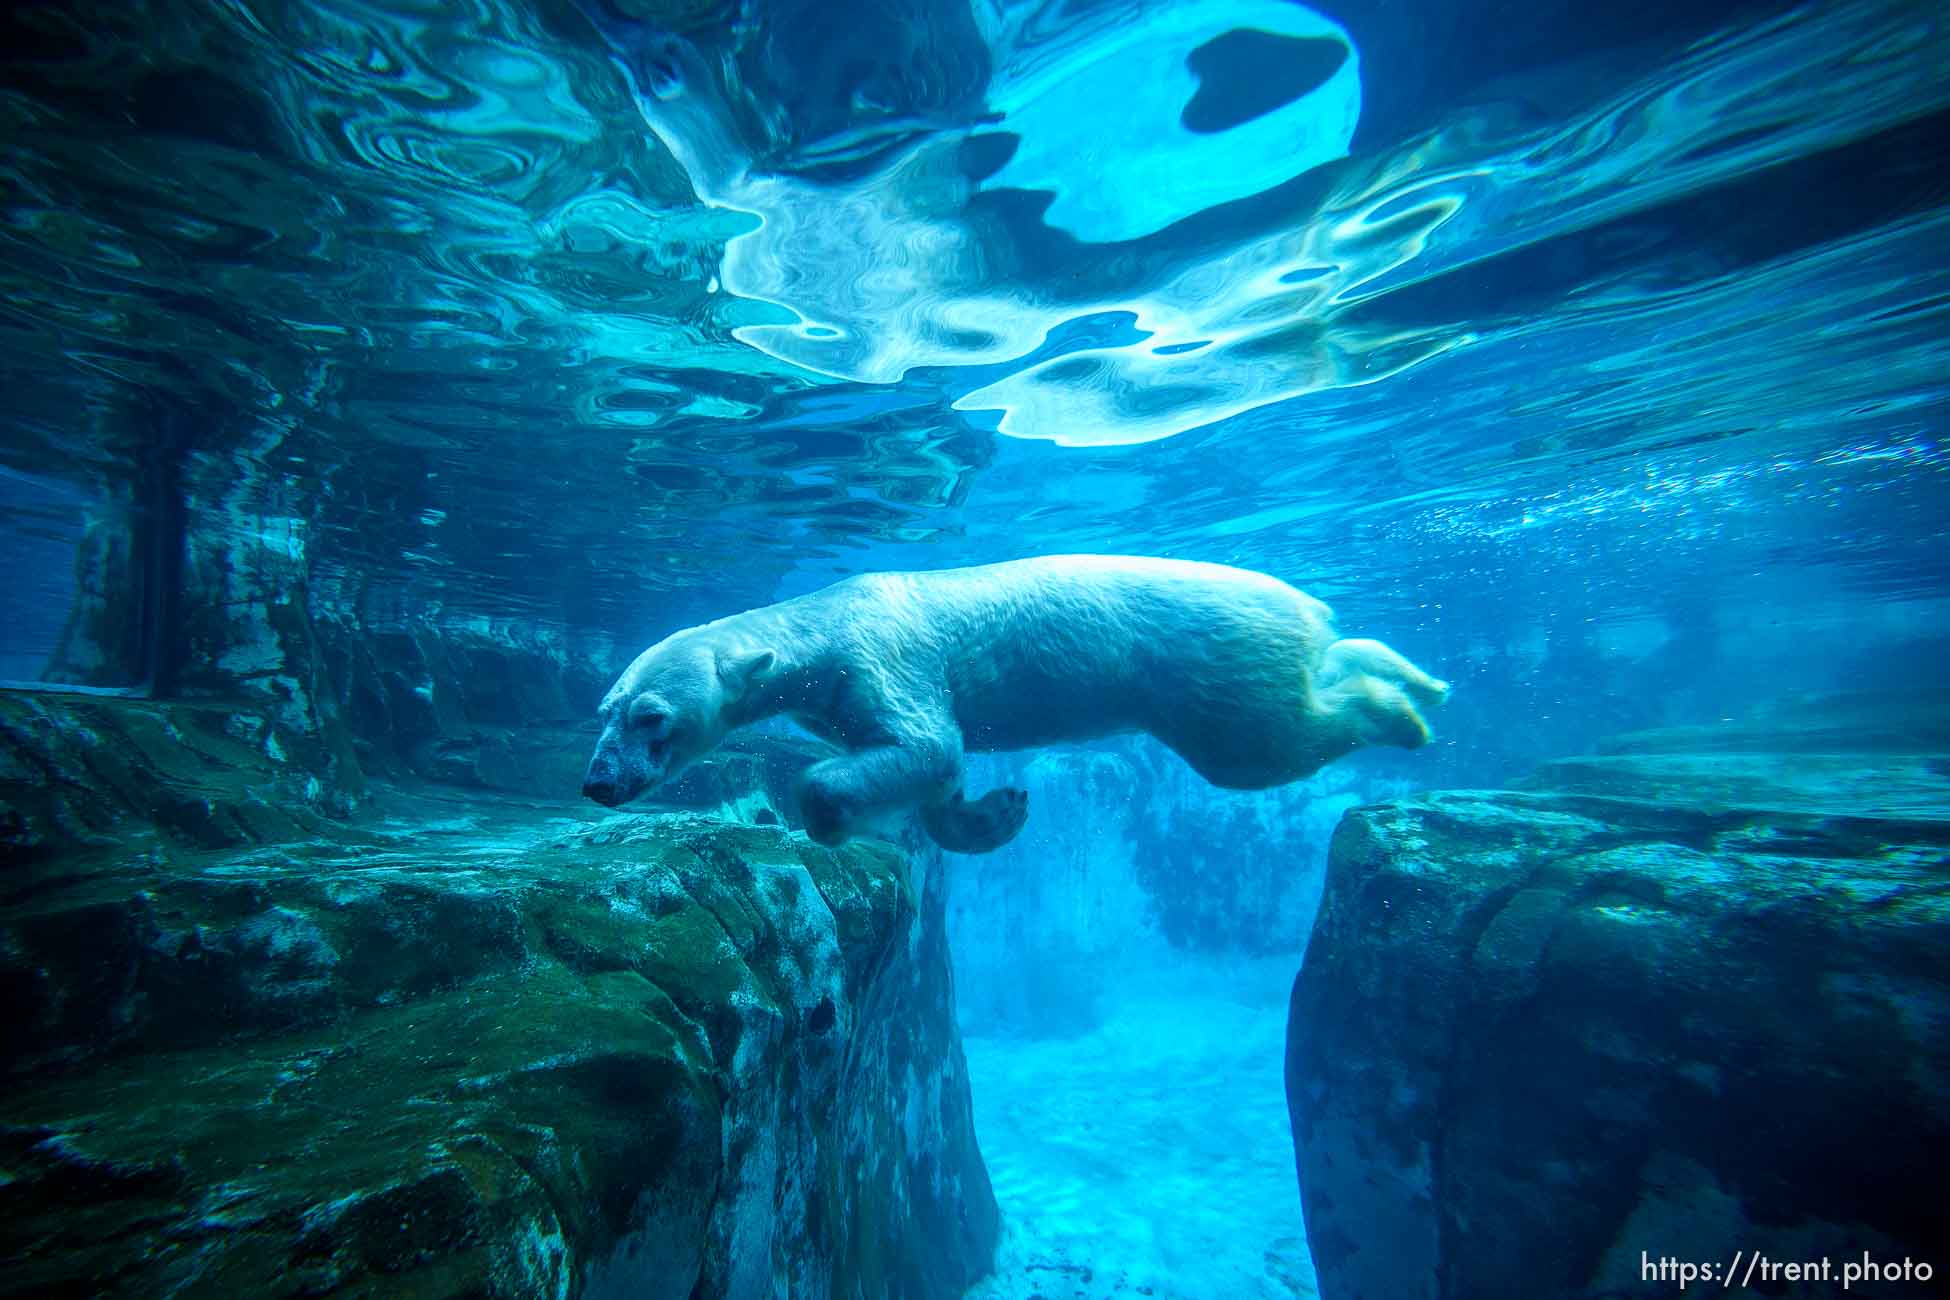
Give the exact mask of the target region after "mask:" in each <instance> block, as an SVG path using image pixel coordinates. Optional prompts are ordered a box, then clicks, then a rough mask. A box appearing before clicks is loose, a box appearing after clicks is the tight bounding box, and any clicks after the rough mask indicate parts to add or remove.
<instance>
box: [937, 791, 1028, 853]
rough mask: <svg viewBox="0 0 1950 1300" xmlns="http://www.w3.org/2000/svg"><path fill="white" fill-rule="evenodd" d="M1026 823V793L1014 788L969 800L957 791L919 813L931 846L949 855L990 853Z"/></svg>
mask: <svg viewBox="0 0 1950 1300" xmlns="http://www.w3.org/2000/svg"><path fill="white" fill-rule="evenodd" d="M1028 820H1029V792H1028V791H1027V790H1018V789H1016V788H1014V787H1013V786H1003V787H1001V788H1000V789H996V790H991V791H989V792H988V793H987V794H985V795H983V796H982V797H981V798H980V799H975V800H972V801H971V800H969V799H965V798H963V797H962V795H961V793H960V792H959V791H957V792H956V793H955V794H954V795H953V796H952V797H950V798H949V799H947V800H946V801H944V802H942V803H938V804H935V805H933V806H932V807H929V808H924V809H922V811H921V823H922V825H924V826H926V827H927V830H928V834H929V835H930V836H932V837H933V839H934V842H935V843H936V844H939V845H940V846H941V847H942V848H944V849H947V850H948V851H949V852H951V853H991V852H993V851H994V850H996V849H999V848H1001V847H1002V846H1003V845H1004V844H1007V843H1008V842H1009V841H1010V840H1012V839H1014V838H1015V837H1016V836H1017V834H1019V833H1020V832H1021V830H1022V827H1023V823H1024V822H1026V821H1028Z"/></svg>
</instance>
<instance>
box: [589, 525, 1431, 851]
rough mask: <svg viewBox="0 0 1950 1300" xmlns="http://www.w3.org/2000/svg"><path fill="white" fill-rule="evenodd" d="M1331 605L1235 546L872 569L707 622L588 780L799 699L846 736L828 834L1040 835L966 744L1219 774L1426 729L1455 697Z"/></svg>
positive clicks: (656, 759)
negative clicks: (1139, 742) (1439, 707)
mask: <svg viewBox="0 0 1950 1300" xmlns="http://www.w3.org/2000/svg"><path fill="white" fill-rule="evenodd" d="M1332 617H1333V616H1332V612H1331V611H1330V610H1329V609H1328V608H1327V606H1326V605H1324V604H1322V603H1321V602H1320V601H1318V600H1315V599H1314V598H1313V597H1311V596H1308V595H1306V594H1305V593H1303V592H1300V591H1298V590H1295V589H1294V588H1292V587H1290V586H1288V585H1287V584H1286V583H1284V582H1281V581H1279V580H1278V579H1276V578H1270V577H1268V576H1266V575H1265V574H1261V573H1254V572H1251V571H1249V570H1246V569H1235V568H1229V567H1227V566H1224V565H1219V564H1204V563H1196V562H1192V561H1185V560H1163V559H1147V558H1142V557H1136V556H1115V555H1051V556H1043V557H1040V558H1037V559H1030V560H1016V561H1012V562H1009V563H1006V564H988V565H981V566H979V567H975V568H966V569H946V570H936V571H933V572H920V573H875V574H867V575H863V576H860V577H855V578H848V579H847V580H845V581H844V582H840V583H836V584H834V585H833V586H831V587H827V588H825V589H824V590H821V591H816V592H814V593H812V594H811V595H807V596H800V597H797V598H796V599H793V600H787V601H782V602H780V603H779V604H776V605H770V606H767V607H765V608H763V609H754V610H748V611H747V612H745V613H742V614H734V615H732V616H731V617H729V618H721V619H719V620H717V621H716V622H714V623H706V624H704V625H702V626H700V627H693V628H687V629H685V630H684V631H681V632H677V633H674V634H672V635H671V636H668V637H666V638H664V639H663V640H662V641H659V642H658V643H657V644H656V645H653V646H651V647H650V648H649V649H648V650H646V651H644V652H643V653H642V654H641V655H639V656H638V657H637V659H636V661H635V662H634V663H632V664H631V665H630V666H629V668H628V669H626V670H625V671H624V673H623V675H622V676H621V677H619V678H618V679H617V681H616V684H615V685H614V686H612V687H611V688H610V690H609V693H608V694H607V695H606V696H605V697H604V698H603V702H602V707H601V710H600V721H601V725H602V736H601V739H599V740H598V741H597V743H596V752H595V755H594V756H593V757H592V758H591V759H590V761H589V771H588V775H587V777H586V779H585V780H584V782H583V787H582V790H583V793H584V794H585V795H587V796H588V797H589V798H591V799H593V800H595V801H596V802H597V803H600V804H604V805H606V806H608V807H612V808H613V807H616V806H618V805H620V804H623V803H626V802H628V801H629V800H631V799H634V798H636V797H637V796H638V795H640V794H642V793H644V792H645V791H647V790H649V789H651V788H652V787H654V786H656V785H657V784H658V783H660V782H663V781H668V780H670V779H671V778H672V777H674V776H676V775H677V774H678V773H679V772H681V771H682V770H683V769H684V768H685V767H686V766H687V765H688V764H690V763H692V762H693V761H695V760H696V759H697V758H699V757H700V756H701V755H703V754H706V753H708V752H709V751H710V750H712V749H713V748H715V747H716V746H717V745H718V744H719V742H720V741H722V740H723V739H724V737H725V735H726V733H728V732H730V731H732V730H734V729H736V728H738V727H743V726H746V725H748V724H750V723H753V722H757V721H759V720H761V719H763V718H769V717H773V716H777V715H779V714H786V715H789V716H790V717H791V718H793V719H794V720H795V721H797V722H798V723H800V724H801V725H802V726H804V727H806V728H807V729H808V730H810V731H812V732H814V733H815V734H817V735H820V736H823V737H825V738H826V739H828V740H831V741H834V742H836V743H837V744H838V745H839V746H841V747H842V749H843V750H844V751H845V752H843V753H841V754H839V755H837V756H835V757H833V758H828V759H825V760H823V761H820V762H817V763H814V764H812V765H811V766H810V767H808V768H807V769H806V771H805V772H804V773H803V774H802V775H801V777H800V780H799V800H800V811H801V814H802V816H803V817H804V820H805V824H806V830H807V833H808V834H809V835H810V836H811V837H812V838H813V839H814V840H816V841H818V842H819V843H821V844H838V843H840V842H842V841H844V840H846V839H847V838H848V837H849V836H851V835H853V834H855V833H857V832H859V831H860V830H862V829H864V828H866V827H867V826H869V825H871V824H872V823H874V822H875V821H877V820H879V819H881V818H882V817H884V816H886V815H887V814H889V813H893V812H898V811H902V810H907V809H913V810H916V811H918V812H919V813H920V816H921V821H922V824H923V826H924V827H925V828H926V829H927V831H928V834H929V835H931V836H932V837H933V838H934V839H935V841H936V842H937V843H939V844H940V845H941V846H942V847H943V848H945V849H949V850H952V851H955V852H961V853H983V852H988V851H989V850H992V849H996V848H999V847H1001V846H1002V845H1003V844H1006V843H1008V841H1009V840H1010V839H1012V838H1014V836H1015V834H1016V833H1017V832H1018V831H1019V830H1021V829H1022V825H1023V821H1024V819H1025V817H1026V816H1027V814H1028V795H1027V794H1026V793H1025V792H1023V791H1021V790H1014V789H997V790H990V791H988V792H987V793H985V794H983V795H981V796H980V797H979V798H975V799H970V798H968V797H967V796H966V795H965V794H964V793H963V791H962V755H963V754H964V753H967V752H970V751H991V750H1011V749H1029V748H1033V747H1037V746H1042V745H1048V744H1052V743H1057V742H1061V741H1075V740H1087V739H1091V738H1094V737H1099V736H1107V735H1112V734H1115V733H1119V732H1134V731H1142V732H1148V733H1149V734H1150V735H1152V736H1155V737H1157V738H1158V739H1159V740H1161V741H1163V742H1164V743H1165V744H1166V745H1168V746H1170V747H1171V748H1172V749H1173V750H1174V751H1176V752H1177V753H1178V754H1179V755H1180V756H1181V757H1183V758H1184V759H1185V761H1186V762H1188V763H1190V764H1191V765H1192V767H1193V768H1194V769H1196V770H1197V771H1198V772H1199V774H1200V775H1202V776H1203V777H1204V778H1205V779H1206V780H1208V781H1210V782H1212V783H1213V784H1214V785H1218V786H1224V787H1227V788H1229V789H1236V790H1256V789H1263V788H1265V787H1268V786H1275V785H1283V784H1285V783H1286V782H1288V781H1294V780H1298V779H1299V778H1301V777H1305V776H1310V775H1312V774H1313V773H1314V772H1316V771H1318V770H1319V769H1320V768H1321V767H1322V766H1324V765H1325V764H1327V763H1330V762H1332V761H1333V760H1334V759H1336V758H1339V757H1341V756H1342V755H1344V754H1348V753H1351V752H1352V751H1354V750H1356V749H1359V748H1361V747H1362V746H1364V745H1371V744H1381V745H1398V746H1402V747H1405V748H1413V747H1415V746H1418V745H1421V744H1424V743H1426V742H1427V741H1428V739H1429V728H1428V724H1427V723H1426V722H1424V721H1423V719H1422V715H1421V713H1420V711H1419V709H1418V706H1429V705H1434V704H1439V703H1440V702H1441V701H1442V700H1443V698H1444V697H1445V696H1446V695H1447V694H1448V689H1449V688H1448V686H1447V684H1446V683H1444V682H1441V681H1438V680H1436V679H1435V678H1433V677H1431V676H1429V675H1428V674H1427V673H1425V672H1423V671H1422V670H1421V669H1419V668H1417V667H1416V666H1415V665H1414V664H1411V663H1410V662H1408V660H1406V659H1404V658H1403V657H1402V656H1401V655H1399V654H1397V653H1396V652H1395V651H1393V650H1391V649H1389V648H1388V647H1387V646H1385V645H1383V644H1381V643H1380V642H1379V641H1365V640H1336V639H1335V636H1334V632H1333V624H1332Z"/></svg>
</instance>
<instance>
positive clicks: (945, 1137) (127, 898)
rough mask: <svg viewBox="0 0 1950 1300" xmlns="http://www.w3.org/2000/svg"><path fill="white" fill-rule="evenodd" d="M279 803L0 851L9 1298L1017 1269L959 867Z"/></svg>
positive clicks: (944, 1289) (621, 1283) (508, 1290)
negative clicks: (952, 933) (182, 825)
mask: <svg viewBox="0 0 1950 1300" xmlns="http://www.w3.org/2000/svg"><path fill="white" fill-rule="evenodd" d="M280 829H281V830H283V831H285V832H287V833H286V834H284V835H282V836H280V837H279V838H280V839H281V841H282V842H280V843H276V844H264V843H260V844H257V845H254V846H246V847H241V848H239V847H234V846H233V847H229V848H224V849H204V848H198V847H196V846H195V845H193V844H192V845H187V846H186V845H185V843H184V842H183V841H182V839H181V837H179V836H174V835H171V834H167V833H164V834H148V835H146V836H144V837H143V838H142V839H141V840H140V847H139V848H135V849H131V848H129V847H127V846H126V845H125V846H124V847H121V848H114V847H100V846H98V847H96V848H93V849H87V848H77V847H72V846H69V847H68V848H67V851H65V852H62V853H60V854H59V855H57V856H52V857H49V856H45V855H35V856H33V857H32V858H30V859H25V860H23V859H20V858H16V859H15V860H14V863H13V865H12V866H11V867H9V869H8V871H7V872H6V873H5V874H4V875H0V887H3V888H4V901H3V902H0V987H3V988H4V996H5V999H6V1004H7V1007H8V1011H9V1015H8V1018H7V1022H6V1025H5V1028H4V1030H3V1031H0V1032H4V1035H5V1037H6V1040H7V1043H6V1046H7V1051H6V1054H5V1058H4V1060H5V1067H4V1070H5V1074H4V1082H3V1083H0V1089H3V1090H4V1101H0V1257H3V1258H4V1259H5V1260H6V1264H7V1267H6V1268H5V1269H4V1270H0V1295H9V1296H14V1295H18V1296H26V1295H34V1296H50V1295H75V1296H80V1295H100V1294H108V1293H114V1294H127V1295H181V1296H239V1295H252V1296H288V1295H289V1296H295V1295H306V1296H322V1295H382V1294H383V1295H389V1296H418V1297H442V1296H452V1297H460V1296H468V1297H492V1296H506V1297H523V1298H524V1300H525V1298H526V1297H534V1296H560V1297H568V1296H580V1297H619V1296H630V1297H673V1298H682V1297H689V1296H692V1295H711V1296H731V1297H746V1296H751V1297H757V1296H772V1295H777V1294H789V1295H792V1296H795V1297H802V1296H806V1297H816V1296H829V1295H830V1296H857V1295H873V1296H880V1295H888V1296H892V1295H901V1296H938V1295H952V1294H958V1293H959V1292H960V1290H961V1289H962V1288H963V1287H965V1286H966V1285H967V1284H968V1283H969V1282H970V1281H972V1280H973V1279H974V1278H975V1277H977V1276H979V1275H980V1274H981V1273H982V1272H984V1271H985V1270H986V1268H987V1267H988V1264H989V1260H990V1257H991V1253H992V1248H993V1245H994V1240H995V1236H996V1231H997V1220H996V1208H995V1203H994V1200H993V1197H992V1195H991V1193H990V1190H989V1184H988V1178H987V1174H986V1172H985V1171H984V1169H983V1166H982V1162H981V1159H980V1156H979V1154H978V1152H977V1150H976V1146H975V1138H974V1133H973V1130H972V1127H971V1124H970V1119H969V1107H968V1083H967V1077H966V1072H965V1068H964V1065H963V1061H962V1054H961V1044H960V1040H959V1037H958V1036H957V1033H956V1029H955V1021H954V1012H953V1006H952V991H951V988H950V984H949V973H948V961H947V953H946V948H945V938H944V935H943V932H942V903H941V899H940V892H939V879H938V871H939V860H938V859H932V860H929V859H917V860H916V861H917V862H918V865H916V864H915V863H911V862H910V860H909V859H908V858H906V857H904V856H903V855H902V854H901V853H900V852H899V851H897V850H896V849H894V848H892V847H891V846H887V845H877V844H856V845H852V846H849V847H847V848H846V849H844V850H841V851H832V850H827V849H822V848H818V847H816V846H813V845H811V844H810V843H808V842H807V841H806V840H805V839H804V837H803V836H794V835H792V834H790V833H788V832H787V831H785V830H784V829H783V828H773V827H753V826H738V825H733V824H728V823H726V822H723V821H718V820H710V819H706V818H703V817H699V816H695V815H684V814H673V815H668V816H658V817H612V818H608V819H606V820H602V821H596V822H591V821H589V820H588V819H587V818H586V817H583V816H580V815H578V814H576V813H575V812H573V811H572V806H570V805H555V806H553V807H552V808H550V807H544V806H539V805H537V806H524V805H518V804H513V803H507V802H495V801H492V800H486V799H482V798H462V797H458V796H453V795H449V796H445V797H441V798H438V799H435V798H432V797H430V796H425V795H422V796H418V797H416V798H407V797H405V796H402V795H399V794H397V793H395V792H389V791H385V790H381V791H377V792H376V793H375V794H374V795H373V796H372V797H371V799H370V800H369V802H368V804H367V806H366V809H365V810H364V813H363V814H362V815H361V816H360V817H359V818H358V819H356V821H353V822H347V823H345V824H343V825H339V826H337V827H334V828H332V829H330V831H329V833H326V834H318V835H313V836H310V837H308V838H299V837H297V836H296V835H295V832H296V830H297V829H298V828H296V827H281V828H280ZM224 838H228V837H224ZM915 872H918V873H920V874H921V875H922V876H923V877H924V879H921V880H915V879H912V878H911V873H915Z"/></svg>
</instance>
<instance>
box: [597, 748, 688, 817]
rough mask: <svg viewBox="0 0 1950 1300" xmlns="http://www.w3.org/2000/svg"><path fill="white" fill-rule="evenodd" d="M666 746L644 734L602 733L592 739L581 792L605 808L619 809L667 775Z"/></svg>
mask: <svg viewBox="0 0 1950 1300" xmlns="http://www.w3.org/2000/svg"><path fill="white" fill-rule="evenodd" d="M668 760H669V754H668V747H667V746H666V745H663V744H660V743H656V742H652V741H649V740H648V739H646V738H644V737H632V736H616V735H607V734H606V735H604V737H603V738H602V739H601V740H600V741H598V742H596V752H595V754H593V755H592V756H591V757H590V759H589V770H588V771H587V772H585V773H584V774H583V777H582V794H583V797H584V798H585V799H593V800H595V801H596V802H597V803H599V804H601V805H602V806H603V807H605V808H620V807H622V806H623V805H624V804H626V803H628V802H629V801H630V800H632V799H634V798H636V797H637V796H638V795H640V794H642V793H644V792H645V791H646V790H649V789H651V788H652V787H654V786H656V785H658V784H659V783H661V782H662V781H663V779H664V778H665V777H666V776H668V775H670V764H669V761H668Z"/></svg>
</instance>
